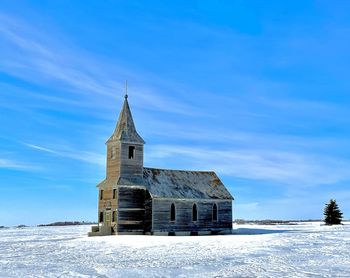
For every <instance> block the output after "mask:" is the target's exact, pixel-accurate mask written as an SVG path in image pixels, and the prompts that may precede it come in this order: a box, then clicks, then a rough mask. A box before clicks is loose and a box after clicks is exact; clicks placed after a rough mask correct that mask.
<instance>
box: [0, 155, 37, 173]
mask: <svg viewBox="0 0 350 278" xmlns="http://www.w3.org/2000/svg"><path fill="white" fill-rule="evenodd" d="M0 168H3V169H14V170H24V171H31V170H39V169H40V167H38V166H37V165H32V164H27V163H23V162H19V161H15V160H11V159H4V158H0Z"/></svg>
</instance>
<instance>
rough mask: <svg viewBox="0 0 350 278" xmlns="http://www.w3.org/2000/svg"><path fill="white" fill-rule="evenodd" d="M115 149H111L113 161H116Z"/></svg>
mask: <svg viewBox="0 0 350 278" xmlns="http://www.w3.org/2000/svg"><path fill="white" fill-rule="evenodd" d="M115 152H116V151H115V147H112V149H111V159H115Z"/></svg>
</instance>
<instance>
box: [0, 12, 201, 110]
mask: <svg viewBox="0 0 350 278" xmlns="http://www.w3.org/2000/svg"><path fill="white" fill-rule="evenodd" d="M0 23H1V26H0V42H1V41H2V43H3V45H4V51H3V55H1V54H0V57H1V62H0V68H1V69H2V70H3V71H5V72H7V73H9V74H11V75H14V76H17V77H20V78H22V79H24V80H27V81H30V82H34V83H38V84H45V83H46V84H47V83H50V84H52V82H56V86H57V85H58V86H60V88H62V89H63V90H64V91H69V92H70V93H71V94H74V95H77V96H78V97H80V98H82V99H81V101H80V102H71V104H72V105H79V106H81V103H82V102H89V103H90V106H91V107H96V106H99V105H102V106H104V107H106V106H107V107H109V108H111V109H112V108H114V107H115V106H114V105H112V103H113V101H111V99H117V96H118V95H119V96H121V95H122V94H121V93H119V94H118V93H117V92H118V91H119V92H123V91H124V89H123V88H124V80H123V79H125V77H133V79H134V80H135V81H136V82H135V83H137V80H138V79H139V78H138V77H137V73H130V72H129V71H128V70H127V69H126V68H122V67H118V66H116V65H115V63H111V61H110V60H107V59H105V58H103V57H98V56H97V55H93V54H91V53H88V52H85V51H83V50H81V49H78V48H75V47H74V46H72V45H70V46H69V47H68V46H65V45H64V44H62V43H61V42H59V41H57V40H55V39H54V38H52V37H51V36H50V35H49V34H47V33H44V31H42V32H40V31H38V30H37V29H35V28H34V27H33V26H30V24H28V22H22V21H20V20H18V19H15V18H12V17H9V16H8V15H5V14H1V13H0ZM24 57H25V59H24ZM111 64H113V65H111ZM123 77H124V78H123ZM130 92H131V94H132V95H133V96H134V98H133V102H134V104H135V106H136V107H139V108H140V107H142V108H147V109H151V110H155V111H162V112H168V113H179V114H184V115H192V114H195V113H197V114H198V111H195V109H194V107H190V106H188V105H187V104H186V103H184V102H181V101H180V100H178V99H175V98H171V97H165V96H164V95H162V94H159V93H157V92H156V91H155V89H150V88H147V87H145V86H137V85H134V86H131V88H130ZM50 99H51V100H53V98H52V97H51V98H50Z"/></svg>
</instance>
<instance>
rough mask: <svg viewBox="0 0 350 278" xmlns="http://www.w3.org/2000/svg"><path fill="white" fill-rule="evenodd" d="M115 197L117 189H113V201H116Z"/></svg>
mask: <svg viewBox="0 0 350 278" xmlns="http://www.w3.org/2000/svg"><path fill="white" fill-rule="evenodd" d="M116 197H117V189H113V199H116Z"/></svg>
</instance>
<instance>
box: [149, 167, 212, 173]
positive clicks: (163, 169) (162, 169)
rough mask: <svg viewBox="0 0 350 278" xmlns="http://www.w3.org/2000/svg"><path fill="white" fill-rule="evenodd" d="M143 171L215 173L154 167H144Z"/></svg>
mask: <svg viewBox="0 0 350 278" xmlns="http://www.w3.org/2000/svg"><path fill="white" fill-rule="evenodd" d="M143 169H150V170H152V169H154V170H161V171H174V172H175V171H177V172H201V173H215V171H214V170H184V169H165V168H154V167H143Z"/></svg>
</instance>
